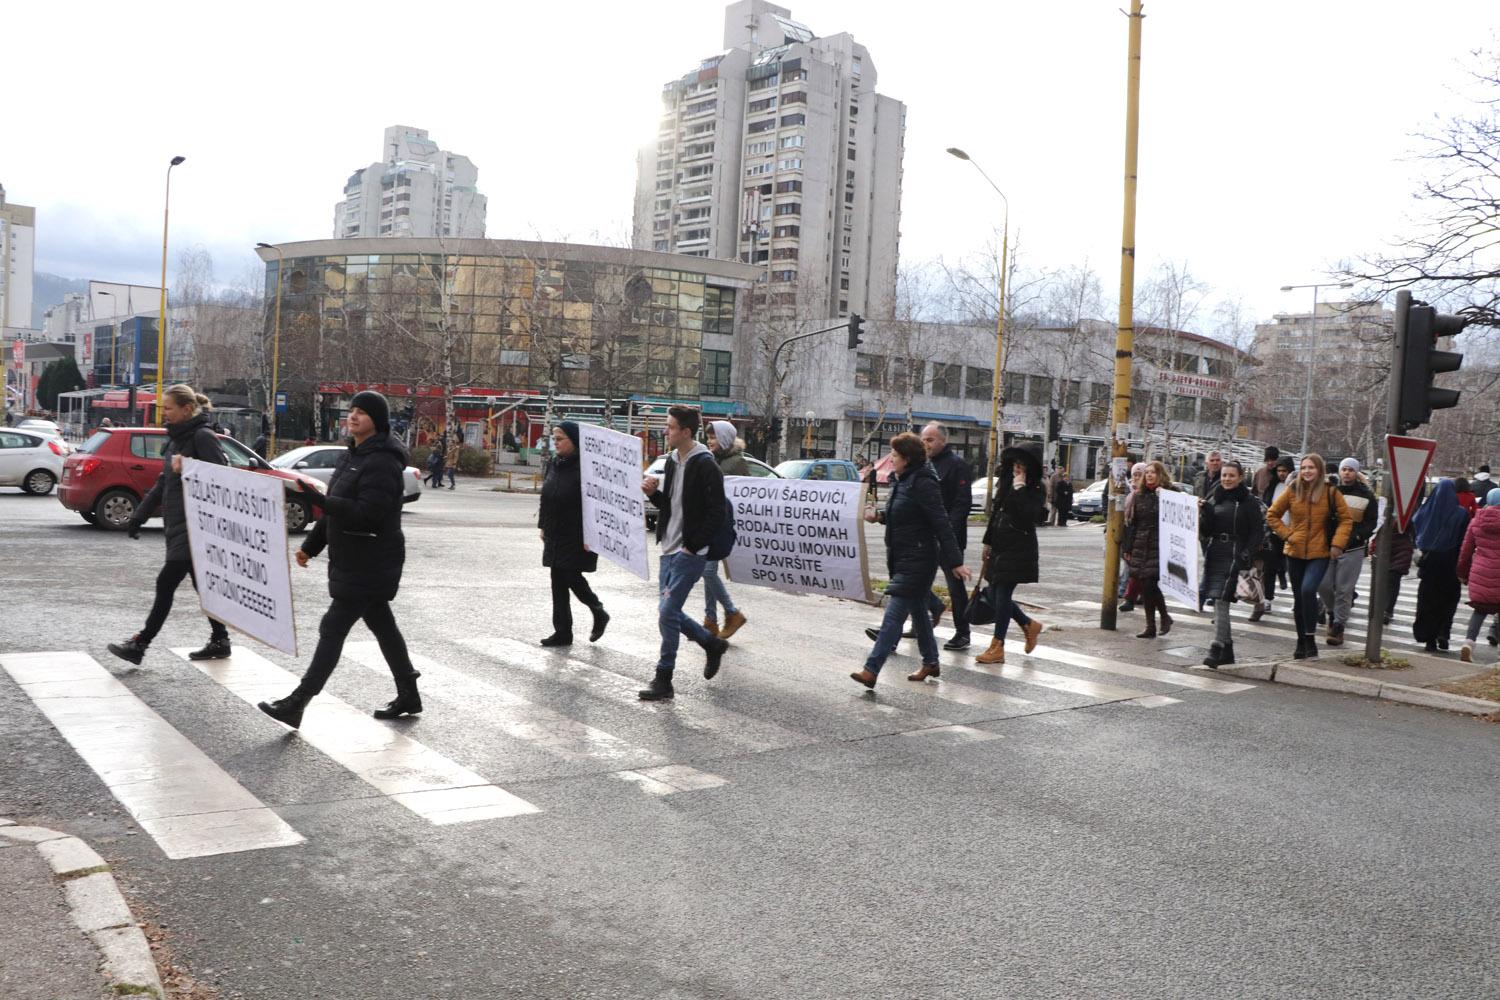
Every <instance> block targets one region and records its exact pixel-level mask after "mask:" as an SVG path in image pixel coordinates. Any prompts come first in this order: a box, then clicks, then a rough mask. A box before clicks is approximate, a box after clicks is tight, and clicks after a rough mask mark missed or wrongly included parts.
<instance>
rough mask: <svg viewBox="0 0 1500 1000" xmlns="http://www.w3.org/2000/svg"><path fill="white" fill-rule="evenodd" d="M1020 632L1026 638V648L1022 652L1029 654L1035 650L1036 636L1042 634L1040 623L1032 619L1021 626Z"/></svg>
mask: <svg viewBox="0 0 1500 1000" xmlns="http://www.w3.org/2000/svg"><path fill="white" fill-rule="evenodd" d="M1021 631H1022V632H1023V633H1024V634H1025V636H1026V648H1025V649H1024V650H1022V652H1025V653H1029V652H1031V651H1032V650H1033V649H1036V639H1037V636H1039V635H1041V634H1042V623H1041V622H1039V621H1037V620H1036V619H1035V618H1033V619H1032V620H1031V621H1029V622H1027V623H1026V624H1025V625H1022V626H1021Z"/></svg>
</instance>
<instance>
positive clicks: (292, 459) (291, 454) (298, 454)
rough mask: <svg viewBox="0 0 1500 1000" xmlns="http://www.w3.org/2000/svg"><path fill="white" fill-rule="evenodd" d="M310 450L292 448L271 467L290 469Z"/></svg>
mask: <svg viewBox="0 0 1500 1000" xmlns="http://www.w3.org/2000/svg"><path fill="white" fill-rule="evenodd" d="M170 316H171V314H170V313H169V314H168V318H170ZM311 450H312V449H310V448H293V449H292V450H291V451H288V452H284V453H282V454H280V455H277V456H276V457H275V458H273V459H271V466H272V468H276V469H290V468H291V467H292V466H294V465H296V464H297V463H298V462H300V461H302V459H303V457H304V456H305V455H306V454H307V453H308V452H309V451H311Z"/></svg>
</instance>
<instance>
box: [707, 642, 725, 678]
mask: <svg viewBox="0 0 1500 1000" xmlns="http://www.w3.org/2000/svg"><path fill="white" fill-rule="evenodd" d="M703 648H704V650H706V651H707V652H708V660H707V661H706V662H705V663H704V664H703V679H704V680H706V681H711V680H713V679H714V675H715V674H717V673H718V672H719V664H720V663H722V662H723V660H724V654H725V653H726V652H728V651H729V643H727V642H725V641H724V640H723V639H719V638H716V637H714V636H709V637H708V641H706V642H704V643H703Z"/></svg>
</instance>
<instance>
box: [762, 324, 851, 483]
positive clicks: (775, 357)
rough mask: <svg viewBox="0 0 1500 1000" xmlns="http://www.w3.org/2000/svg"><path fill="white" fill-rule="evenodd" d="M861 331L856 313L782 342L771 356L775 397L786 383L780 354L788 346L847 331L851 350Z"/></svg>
mask: <svg viewBox="0 0 1500 1000" xmlns="http://www.w3.org/2000/svg"><path fill="white" fill-rule="evenodd" d="M863 329H864V319H863V318H862V317H861V316H860V315H859V314H858V313H852V314H851V315H850V316H849V320H848V322H845V323H840V324H839V325H838V326H825V327H824V328H823V329H821V330H809V331H808V332H807V333H799V334H797V335H796V336H795V337H788V338H786V339H785V340H783V341H782V342H781V343H780V344H779V345H778V346H777V348H776V350H775V352H774V353H772V355H771V377H772V378H773V379H775V380H776V395H777V396H780V395H781V385H782V383H783V382H785V381H786V372H784V371H782V370H781V352H782V351H783V350H785V349H786V347H787V345H788V344H795V343H796V342H797V341H799V340H806V339H807V338H809V337H817V336H820V335H822V334H825V333H832V332H833V331H835V330H848V331H849V346H850V348H851V349H852V348H854V347H857V346H858V345H859V342H860V339H861V337H860V334H861V332H862V331H863ZM783 409H785V406H783ZM788 416H790V413H789V412H788V414H787V416H784V417H783V418H782V421H781V435H780V437H778V438H777V442H776V443H777V447H778V448H779V447H780V446H781V442H782V440H783V439H785V437H786V431H787V427H786V422H787V417H788ZM783 457H785V456H783Z"/></svg>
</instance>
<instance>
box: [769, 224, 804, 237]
mask: <svg viewBox="0 0 1500 1000" xmlns="http://www.w3.org/2000/svg"><path fill="white" fill-rule="evenodd" d="M772 235H774V236H775V237H776V238H777V239H781V238H783V237H788V236H801V235H802V227H801V226H777V227H776V231H775V232H774V233H773V234H772Z"/></svg>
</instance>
